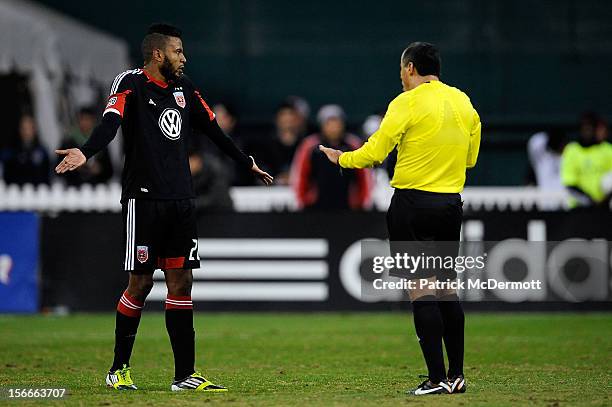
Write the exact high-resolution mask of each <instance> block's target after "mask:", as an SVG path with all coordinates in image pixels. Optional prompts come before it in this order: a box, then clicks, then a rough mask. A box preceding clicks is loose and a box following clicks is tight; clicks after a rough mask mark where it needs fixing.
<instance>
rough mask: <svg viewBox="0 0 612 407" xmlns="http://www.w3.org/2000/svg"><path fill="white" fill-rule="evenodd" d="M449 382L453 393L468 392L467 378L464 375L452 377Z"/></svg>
mask: <svg viewBox="0 0 612 407" xmlns="http://www.w3.org/2000/svg"><path fill="white" fill-rule="evenodd" d="M448 382H449V383H450V385H451V393H465V391H466V390H467V384H466V383H465V377H463V375H462V374H460V375H457V376H453V377H450V378H449V379H448Z"/></svg>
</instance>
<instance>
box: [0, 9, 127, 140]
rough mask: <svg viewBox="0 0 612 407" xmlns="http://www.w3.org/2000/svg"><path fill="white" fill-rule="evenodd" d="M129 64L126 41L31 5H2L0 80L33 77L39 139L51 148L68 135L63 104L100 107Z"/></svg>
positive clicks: (32, 90)
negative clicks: (101, 94)
mask: <svg viewBox="0 0 612 407" xmlns="http://www.w3.org/2000/svg"><path fill="white" fill-rule="evenodd" d="M128 64H129V60H128V45H127V43H126V42H125V41H124V40H121V39H118V38H115V37H113V36H111V35H108V34H105V33H103V32H101V31H99V30H96V29H94V28H92V27H89V26H87V25H85V24H83V23H80V22H78V21H76V20H74V19H72V18H70V17H67V16H64V15H62V14H59V13H57V12H55V11H53V10H50V9H48V8H46V7H43V6H41V5H38V4H36V3H33V2H30V1H24V0H0V75H2V74H8V73H10V72H17V73H20V74H24V75H26V76H27V77H28V78H29V85H30V91H31V94H32V98H33V108H34V115H35V117H36V121H37V124H38V128H39V134H40V137H41V139H42V141H43V142H44V143H45V144H46V145H47V147H48V148H50V149H53V148H55V147H57V146H58V144H59V143H60V141H61V136H62V132H63V131H64V128H63V126H62V123H61V120H60V114H61V112H60V103H61V100H62V99H63V98H68V99H69V100H71V102H72V105H74V106H77V107H80V106H83V105H87V104H91V103H93V102H95V101H96V100H95V98H96V95H97V90H98V89H99V88H101V87H104V88H105V89H106V88H107V86H110V84H111V83H112V81H113V79H114V77H115V75H117V73H119V72H122V71H124V70H126V69H127V67H128ZM67 77H70V82H69V84H67V83H66V82H65V79H66V78H67ZM65 93H68V94H65Z"/></svg>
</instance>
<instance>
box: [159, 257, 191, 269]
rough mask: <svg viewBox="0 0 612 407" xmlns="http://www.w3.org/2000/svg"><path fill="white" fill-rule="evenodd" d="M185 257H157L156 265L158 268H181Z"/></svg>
mask: <svg viewBox="0 0 612 407" xmlns="http://www.w3.org/2000/svg"><path fill="white" fill-rule="evenodd" d="M184 265H185V257H158V258H157V267H159V268H160V269H182V268H183V266H184Z"/></svg>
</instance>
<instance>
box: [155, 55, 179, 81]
mask: <svg viewBox="0 0 612 407" xmlns="http://www.w3.org/2000/svg"><path fill="white" fill-rule="evenodd" d="M159 73H161V74H162V75H163V77H164V78H166V81H167V82H172V81H174V80H176V79H178V75H177V74H176V71H175V70H174V68H173V67H172V64H171V63H170V60H168V58H164V62H162V64H161V66H160V67H159Z"/></svg>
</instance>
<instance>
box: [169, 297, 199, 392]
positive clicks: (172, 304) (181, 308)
mask: <svg viewBox="0 0 612 407" xmlns="http://www.w3.org/2000/svg"><path fill="white" fill-rule="evenodd" d="M166 329H167V330H168V336H169V337H170V343H171V344H172V352H173V353H174V380H181V379H184V378H185V377H187V376H189V375H191V374H192V373H193V372H194V371H195V370H194V364H195V331H194V330H193V303H192V302H191V297H190V296H175V295H168V296H167V297H166Z"/></svg>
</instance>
